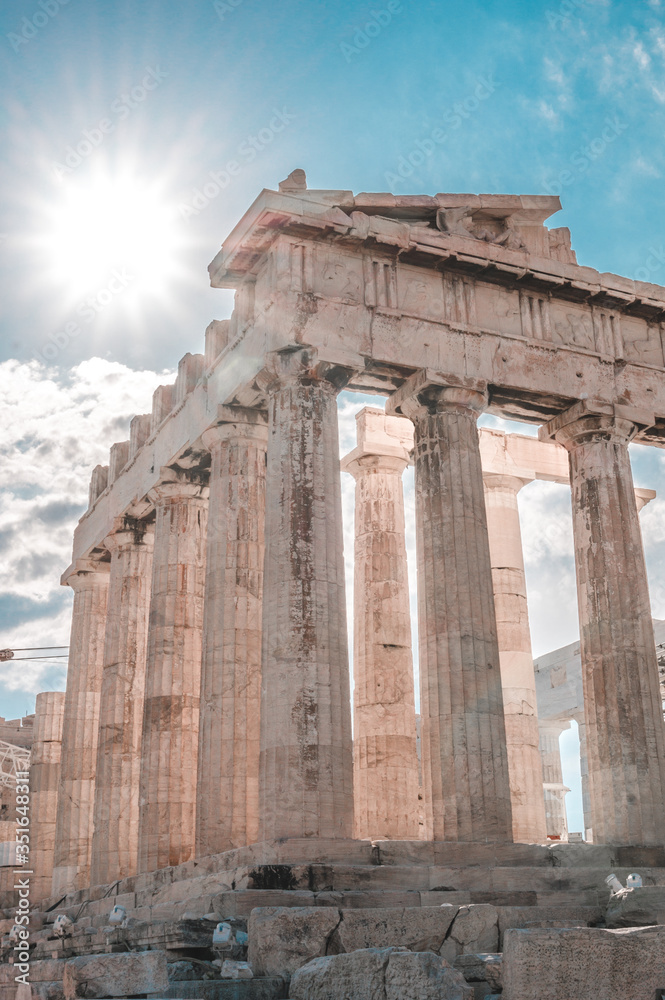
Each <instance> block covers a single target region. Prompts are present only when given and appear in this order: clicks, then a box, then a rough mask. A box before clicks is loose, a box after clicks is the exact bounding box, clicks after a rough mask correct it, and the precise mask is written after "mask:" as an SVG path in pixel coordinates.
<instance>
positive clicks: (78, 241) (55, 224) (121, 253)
mask: <svg viewBox="0 0 665 1000" xmlns="http://www.w3.org/2000/svg"><path fill="white" fill-rule="evenodd" d="M77 180H78V179H77V178H75V177H73V178H71V179H67V180H65V181H64V182H63V188H62V196H61V198H60V200H59V202H58V204H57V205H56V206H54V207H53V208H52V209H51V210H50V211H49V212H48V216H49V217H48V220H46V225H45V227H44V238H43V240H42V241H41V242H42V245H43V247H44V249H45V250H46V251H47V254H48V260H49V263H50V271H51V277H52V280H53V282H54V283H55V284H57V285H58V286H59V287H60V288H61V289H62V291H63V292H64V294H65V296H66V298H67V299H68V300H69V301H70V303H73V302H74V300H83V299H84V298H85V297H86V296H89V295H92V296H95V295H98V294H99V293H100V292H103V290H105V289H107V288H109V287H110V288H111V289H113V290H115V289H116V288H117V289H119V290H123V289H127V290H128V291H129V293H130V296H131V298H132V299H134V300H136V299H138V298H140V297H143V296H161V295H164V294H165V293H167V291H168V286H169V283H170V279H171V278H172V277H173V276H174V272H175V269H176V266H177V256H178V253H177V252H178V250H179V249H180V247H181V239H180V234H179V232H178V230H179V225H178V218H177V213H176V211H175V209H174V207H173V206H171V205H169V203H168V201H167V199H166V197H165V195H164V192H163V190H162V189H160V186H159V184H157V183H155V184H150V185H148V184H146V183H144V182H141V181H139V180H137V179H136V178H134V177H132V176H129V175H126V176H118V177H113V178H111V177H108V176H107V177H97V178H95V179H93V180H88V181H87V182H86V183H83V184H82V183H80V182H79V183H77Z"/></svg>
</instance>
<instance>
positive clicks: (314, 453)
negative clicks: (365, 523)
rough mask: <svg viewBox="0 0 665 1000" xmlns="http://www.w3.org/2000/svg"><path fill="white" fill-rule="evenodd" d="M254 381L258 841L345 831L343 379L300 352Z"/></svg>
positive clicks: (280, 358) (349, 812)
mask: <svg viewBox="0 0 665 1000" xmlns="http://www.w3.org/2000/svg"><path fill="white" fill-rule="evenodd" d="M337 374H341V373H338V372H336V371H333V372H332V373H330V378H331V379H335V377H336V375H337ZM260 381H261V384H262V385H263V387H264V389H265V391H266V393H267V395H268V397H269V437H268V466H267V478H266V559H265V580H264V591H263V659H262V674H263V677H262V689H261V752H260V771H259V816H260V820H259V823H260V833H259V837H260V839H261V840H272V839H273V838H277V837H352V836H353V760H352V745H351V706H350V692H349V664H348V652H347V635H346V606H345V596H344V559H343V542H342V509H341V486H340V470H339V441H338V432H337V393H338V390H339V388H341V384H343V376H342V378H341V380H340V381H335V382H334V381H330V380H329V378H328V377H327V373H326V371H325V369H324V368H323V367H316V366H315V359H313V358H312V357H311V356H310V355H309V354H308V353H307V352H304V351H298V352H292V353H284V354H280V355H273V356H272V358H271V359H270V360H269V367H268V368H267V369H266V370H264V372H263V374H262V376H261V380H260Z"/></svg>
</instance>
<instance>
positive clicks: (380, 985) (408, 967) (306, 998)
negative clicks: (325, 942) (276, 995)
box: [290, 948, 473, 1000]
mask: <svg viewBox="0 0 665 1000" xmlns="http://www.w3.org/2000/svg"><path fill="white" fill-rule="evenodd" d="M290 996H291V997H292V1000H429V998H432V1000H434V998H436V1000H466V998H472V997H473V990H472V988H471V987H470V986H467V984H466V983H465V981H464V978H463V977H462V976H461V974H460V973H459V972H457V971H456V970H454V969H452V968H451V967H450V966H449V965H448V963H447V962H444V961H443V960H442V959H441V958H439V956H438V955H435V954H434V953H433V952H427V951H426V952H419V953H417V954H416V953H414V952H409V951H406V950H402V949H399V948H366V949H361V950H359V951H354V952H351V954H349V955H331V956H329V957H327V958H316V959H314V960H313V961H311V962H309V963H308V964H307V965H306V966H304V967H303V968H302V969H299V970H298V971H297V972H296V973H295V974H294V976H293V978H292V979H291V987H290Z"/></svg>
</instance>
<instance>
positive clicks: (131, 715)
mask: <svg viewBox="0 0 665 1000" xmlns="http://www.w3.org/2000/svg"><path fill="white" fill-rule="evenodd" d="M153 540H154V527H153V525H152V524H148V523H146V522H145V521H136V520H133V519H130V518H119V519H118V524H117V525H116V530H115V531H114V532H112V533H111V534H110V535H108V536H107V537H106V539H105V540H104V545H105V546H106V548H107V549H108V550H109V552H110V553H111V575H110V580H109V602H108V614H107V622H108V626H107V629H106V642H105V645H104V669H103V672H102V696H101V706H100V713H99V716H100V718H99V740H98V746H97V783H96V789H95V812H94V821H95V829H94V833H93V837H92V861H91V880H92V884H93V885H106V884H107V883H108V882H114V881H115V880H116V879H120V878H125V877H126V876H128V875H134V874H135V873H136V871H137V864H138V825H139V776H140V771H141V734H142V729H143V695H144V690H145V661H146V646H147V635H148V611H149V608H150V585H151V575H152V549H153Z"/></svg>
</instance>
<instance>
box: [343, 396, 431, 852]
mask: <svg viewBox="0 0 665 1000" xmlns="http://www.w3.org/2000/svg"><path fill="white" fill-rule="evenodd" d="M356 421H357V424H358V447H357V448H355V449H354V451H352V452H351V453H350V454H349V455H347V456H346V458H345V459H344V460H343V462H342V468H343V469H344V470H345V471H346V472H349V473H350V474H351V475H352V476H353V478H354V479H355V481H356V505H355V563H354V567H355V568H354V588H353V604H354V628H353V637H354V639H353V677H354V693H353V708H354V721H353V752H354V770H353V784H354V804H355V809H354V815H355V836H356V837H357V838H359V839H371V840H391V839H392V840H417V839H418V837H419V829H420V827H419V808H420V804H419V801H418V786H419V781H418V755H417V752H416V710H415V701H414V686H413V660H412V653H411V614H410V608H409V581H408V571H407V562H406V542H405V527H404V494H403V488H402V474H403V472H404V469H405V468H406V467H407V465H408V464H409V452H408V451H407V449H406V447H405V446H404V444H403V443H402V442H401V441H400V440H399V437H398V436H396V435H395V436H391V435H390V433H389V431H390V430H391V429H393V428H394V427H395V426H397V427H398V425H399V424H403V423H407V424H408V421H405V420H403V419H400V418H398V417H387V416H386V415H385V413H383V411H380V410H371V409H365V410H362V411H361V412H360V413H359V414H358V415H357V417H356ZM368 423H369V425H370V426H369V428H368V427H367V426H366V425H367V424H368ZM409 432H411V427H410V426H409ZM411 433H412V432H411Z"/></svg>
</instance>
